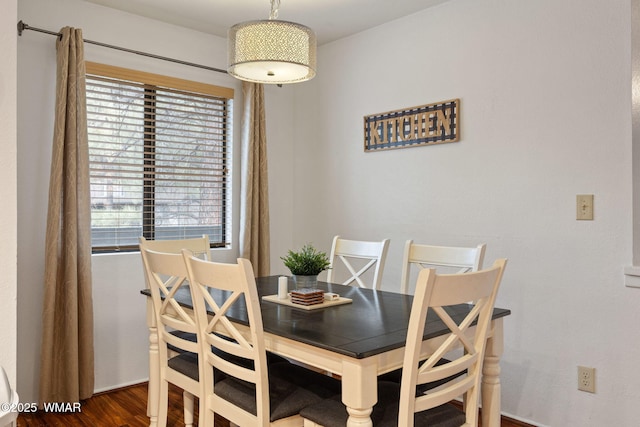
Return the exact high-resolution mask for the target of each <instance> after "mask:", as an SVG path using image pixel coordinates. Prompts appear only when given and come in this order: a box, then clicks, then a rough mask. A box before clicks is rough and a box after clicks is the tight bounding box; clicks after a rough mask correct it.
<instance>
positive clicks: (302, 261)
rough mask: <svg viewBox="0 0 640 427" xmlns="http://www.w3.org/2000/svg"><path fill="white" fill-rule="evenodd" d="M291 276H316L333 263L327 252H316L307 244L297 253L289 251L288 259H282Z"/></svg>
mask: <svg viewBox="0 0 640 427" xmlns="http://www.w3.org/2000/svg"><path fill="white" fill-rule="evenodd" d="M280 259H281V260H282V261H284V265H285V267H287V268H288V269H289V271H291V274H295V275H299V276H315V275H318V274H320V273H321V272H323V271H324V270H326V269H327V268H329V266H330V265H331V263H330V262H329V258H328V257H327V254H326V253H325V252H320V251H318V250H316V248H314V247H313V245H311V244H306V245H304V246H303V247H302V249H300V250H299V251H297V252H294V251H292V250H289V253H288V254H287V256H286V257H280Z"/></svg>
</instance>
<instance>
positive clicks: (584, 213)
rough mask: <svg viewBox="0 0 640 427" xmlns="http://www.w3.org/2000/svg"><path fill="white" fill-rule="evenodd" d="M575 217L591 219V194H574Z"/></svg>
mask: <svg viewBox="0 0 640 427" xmlns="http://www.w3.org/2000/svg"><path fill="white" fill-rule="evenodd" d="M576 219H577V220H593V194H578V195H577V196H576Z"/></svg>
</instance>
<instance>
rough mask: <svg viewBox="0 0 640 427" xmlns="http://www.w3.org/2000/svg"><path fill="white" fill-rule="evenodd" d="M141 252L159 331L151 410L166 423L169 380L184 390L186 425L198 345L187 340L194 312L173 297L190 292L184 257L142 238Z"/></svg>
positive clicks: (189, 417)
mask: <svg viewBox="0 0 640 427" xmlns="http://www.w3.org/2000/svg"><path fill="white" fill-rule="evenodd" d="M140 254H141V255H142V259H143V265H144V268H145V276H146V279H147V284H148V286H149V290H150V292H151V299H152V302H153V312H154V315H155V323H156V326H157V331H158V361H159V367H158V370H159V373H160V375H159V378H160V383H159V384H158V385H157V387H158V388H159V398H158V400H157V403H156V402H154V403H156V404H157V405H158V408H156V409H155V410H152V411H151V413H157V414H158V420H157V422H158V424H157V425H158V426H159V427H164V426H166V423H167V405H168V383H172V384H175V385H177V386H178V387H180V388H182V389H183V390H184V392H183V398H184V418H185V421H184V422H185V425H186V426H191V425H193V408H194V397H197V396H199V395H200V384H199V382H198V378H199V367H198V359H197V352H198V344H197V343H196V342H195V340H194V339H190V337H193V336H195V335H196V333H197V327H196V320H195V315H194V314H193V313H192V312H190V311H187V310H185V309H184V308H183V307H182V306H180V304H178V302H177V301H176V300H175V298H174V297H175V295H176V293H177V292H178V291H180V290H182V291H186V292H189V290H188V289H187V288H186V286H185V283H186V279H187V269H186V266H185V263H184V258H183V256H182V253H181V252H179V253H164V252H156V251H152V250H149V249H147V248H146V243H145V242H143V241H141V243H140ZM151 369H154V368H153V367H152V368H151ZM150 400H152V399H150ZM150 403H151V402H150ZM152 421H153V420H152Z"/></svg>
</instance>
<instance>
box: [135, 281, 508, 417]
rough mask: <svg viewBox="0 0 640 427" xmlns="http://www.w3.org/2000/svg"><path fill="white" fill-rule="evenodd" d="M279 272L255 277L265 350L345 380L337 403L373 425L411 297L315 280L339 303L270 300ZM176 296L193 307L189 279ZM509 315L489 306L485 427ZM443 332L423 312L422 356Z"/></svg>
mask: <svg viewBox="0 0 640 427" xmlns="http://www.w3.org/2000/svg"><path fill="white" fill-rule="evenodd" d="M280 277H281V276H280ZM278 278H279V276H269V277H258V278H256V286H257V289H258V294H259V296H260V297H261V298H260V301H261V302H260V309H261V313H262V323H263V328H264V337H265V344H266V349H267V350H268V351H270V352H272V353H275V354H278V355H281V356H283V357H285V358H287V359H290V360H292V361H295V362H298V363H300V364H302V365H306V366H309V367H312V368H314V369H317V370H321V371H326V372H329V373H332V374H334V375H336V376H339V377H340V378H341V381H342V402H343V403H344V404H345V406H346V407H347V412H348V413H349V419H348V422H347V426H348V427H356V426H357V427H372V426H373V424H372V421H371V418H370V415H371V412H372V410H373V406H374V405H375V404H376V401H377V377H378V375H381V374H384V373H387V372H390V371H394V370H396V369H398V368H400V367H402V362H403V358H404V346H405V343H406V339H407V329H408V325H409V316H410V314H411V305H412V302H413V296H412V295H405V294H401V293H396V292H388V291H382V290H374V289H366V288H358V287H351V286H344V285H339V284H334V283H327V282H321V281H319V282H318V284H317V288H318V289H320V290H322V291H323V292H329V293H334V294H337V295H339V296H340V298H341V299H342V302H343V303H341V304H329V305H327V306H324V305H323V306H322V307H318V308H313V307H307V306H296V304H290V303H289V302H288V303H279V302H277V301H275V302H274V300H277V297H276V295H277V294H278ZM288 287H289V290H293V289H294V282H293V279H292V278H291V277H288ZM211 292H212V296H213V297H214V299H216V296H215V292H222V291H215V290H212V291H211ZM141 293H142V294H144V295H146V296H147V297H148V298H147V325H148V327H149V334H150V336H149V343H150V346H149V366H150V372H149V405H148V408H149V409H148V412H149V413H148V415H149V417H150V419H151V424H150V425H151V426H155V423H156V421H157V408H158V403H159V402H158V399H159V372H160V370H159V354H158V335H157V334H158V331H157V325H156V320H155V317H154V311H153V303H152V300H151V296H150V292H149V290H148V289H143V290H142V291H141ZM264 297H266V298H264ZM175 298H176V300H177V301H178V303H179V304H181V305H182V306H183V307H186V308H192V304H191V295H190V291H189V289H188V287H187V286H183V287H182V288H181V289H179V290H178V292H176V297H175ZM236 305H237V307H232V309H231V310H230V311H229V312H228V313H227V316H228V317H229V319H230V320H231V321H233V322H235V323H237V324H238V325H245V326H246V325H247V312H246V309H245V308H244V307H243V306H244V302H243V301H242V300H239V301H238V302H236ZM469 310H470V306H469V305H468V304H461V305H458V306H454V307H452V308H451V311H450V313H449V314H450V315H451V316H452V317H453V318H454V320H456V321H459V320H460V319H462V318H464V316H466V314H467V313H468V312H469ZM510 314H511V311H510V310H509V309H504V308H494V311H493V317H492V321H491V328H490V332H489V336H488V339H487V344H486V351H485V355H484V363H483V369H482V382H481V395H482V425H483V426H484V427H499V426H500V393H501V392H500V357H501V355H502V352H503V319H504V318H505V317H506V316H508V315H510ZM247 330H248V328H247ZM448 333H449V329H448V328H447V327H446V326H445V325H444V324H443V323H442V321H441V320H440V319H439V318H438V317H437V316H429V315H427V320H426V326H425V331H424V336H423V343H422V349H421V357H423V358H426V357H428V356H429V355H430V354H431V353H432V352H433V351H434V350H435V349H436V348H437V346H438V345H439V344H440V343H442V342H443V341H444V340H445V339H446V336H447V335H448ZM154 399H155V401H154Z"/></svg>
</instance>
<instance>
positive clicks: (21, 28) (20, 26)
mask: <svg viewBox="0 0 640 427" xmlns="http://www.w3.org/2000/svg"><path fill="white" fill-rule="evenodd" d="M27 28H29V26H28V25H27V24H25V23H24V22H22V20H20V21H18V35H19V36H21V35H22V32H23V31H24V30H26V29H27Z"/></svg>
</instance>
